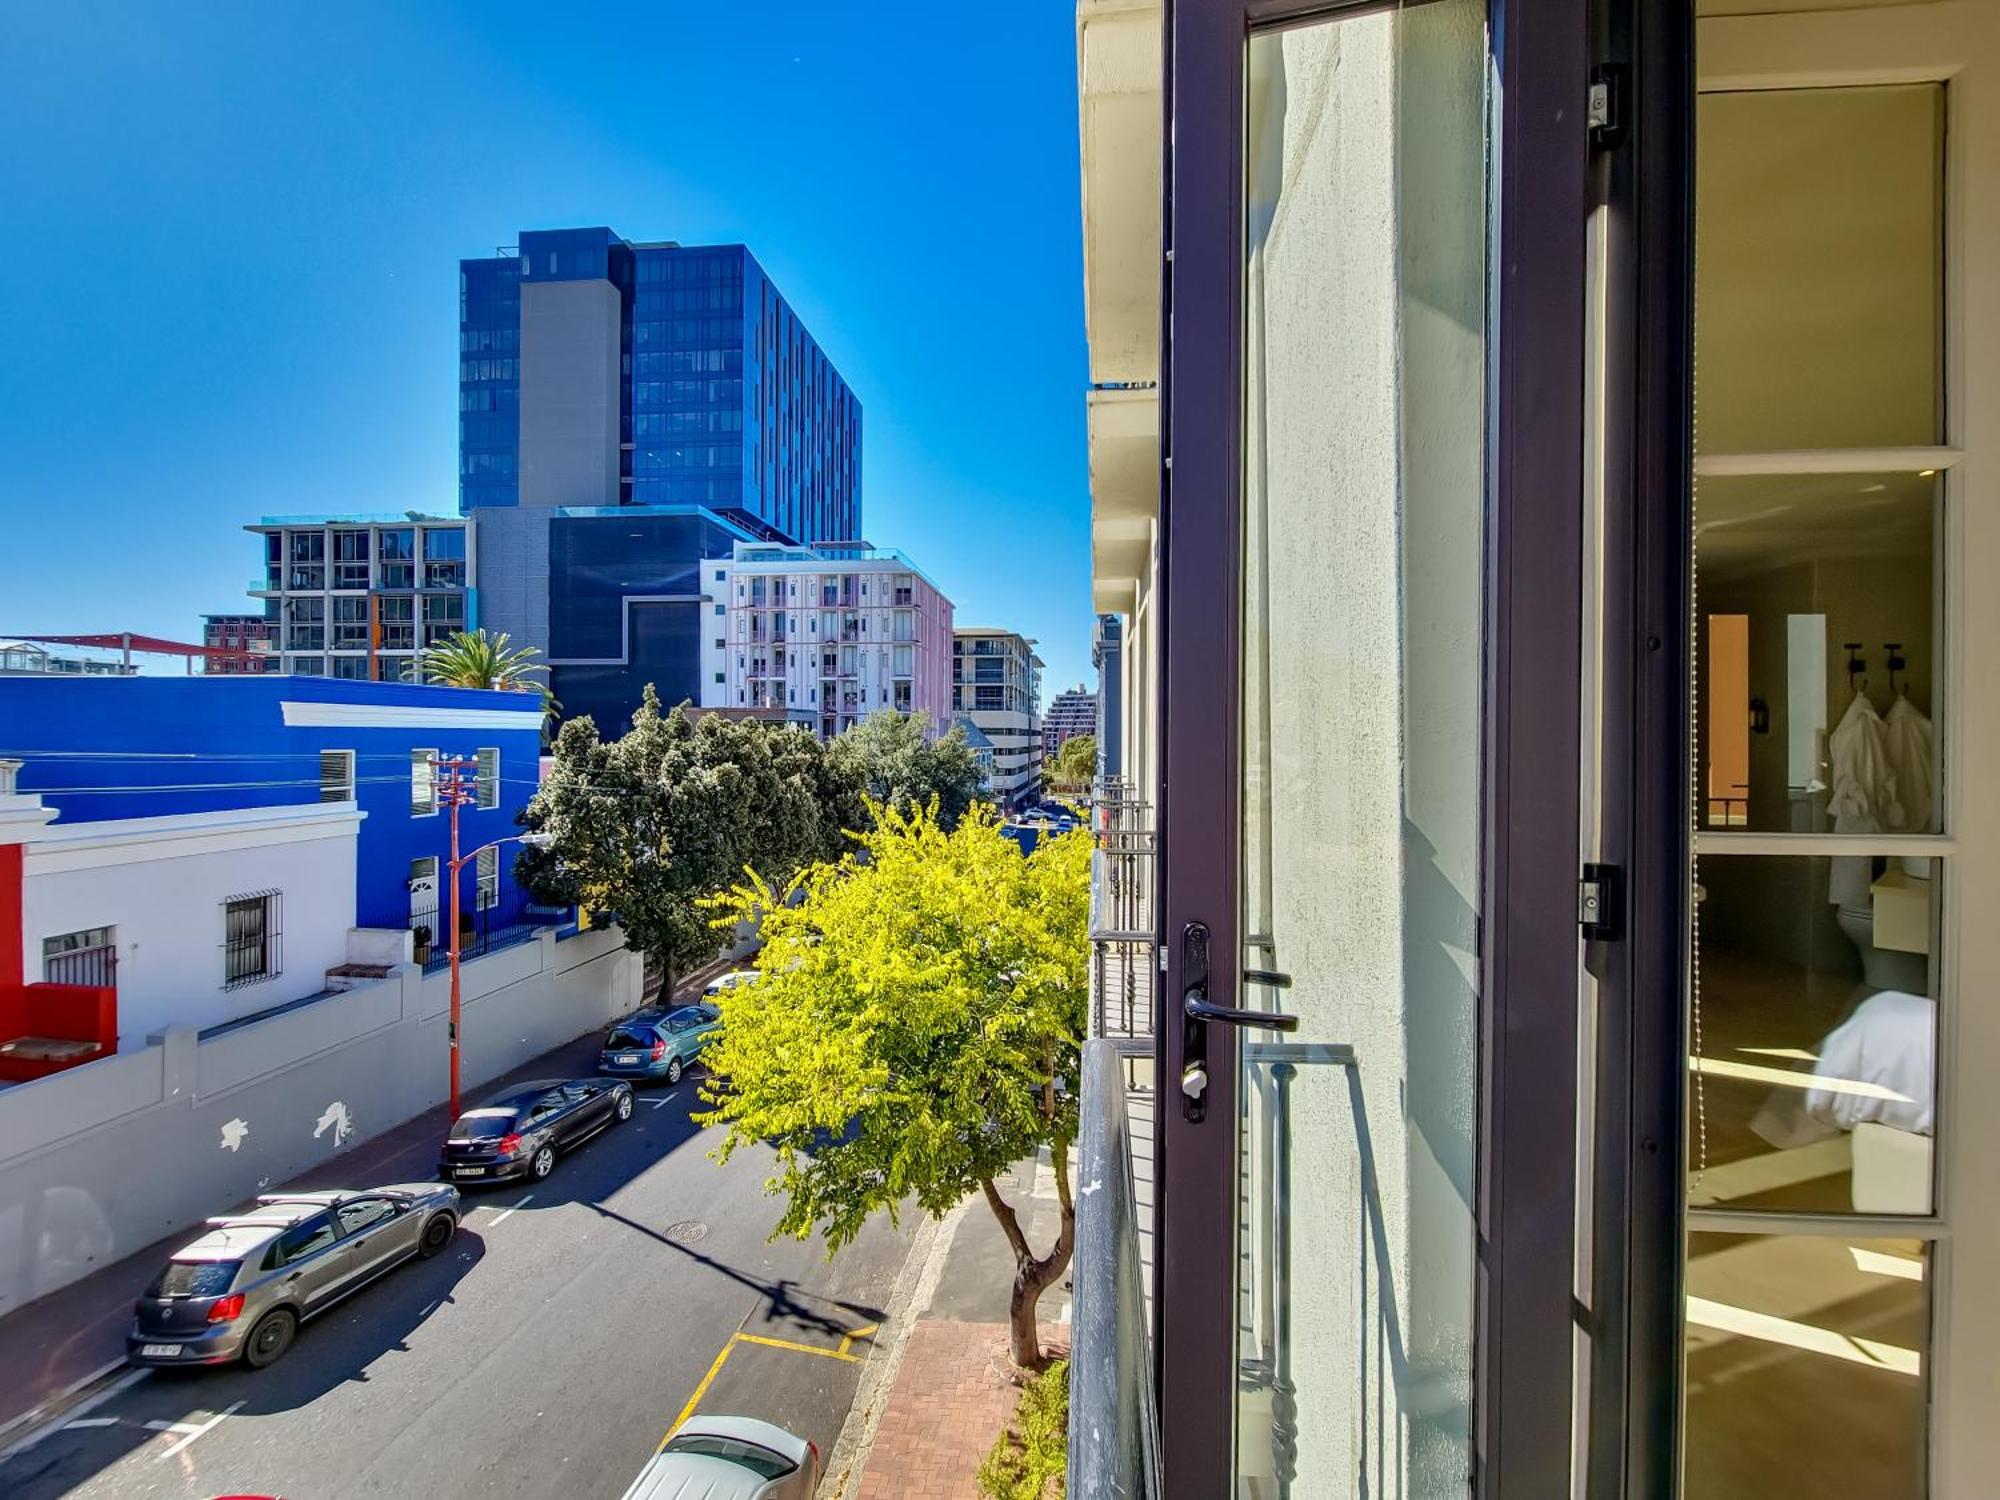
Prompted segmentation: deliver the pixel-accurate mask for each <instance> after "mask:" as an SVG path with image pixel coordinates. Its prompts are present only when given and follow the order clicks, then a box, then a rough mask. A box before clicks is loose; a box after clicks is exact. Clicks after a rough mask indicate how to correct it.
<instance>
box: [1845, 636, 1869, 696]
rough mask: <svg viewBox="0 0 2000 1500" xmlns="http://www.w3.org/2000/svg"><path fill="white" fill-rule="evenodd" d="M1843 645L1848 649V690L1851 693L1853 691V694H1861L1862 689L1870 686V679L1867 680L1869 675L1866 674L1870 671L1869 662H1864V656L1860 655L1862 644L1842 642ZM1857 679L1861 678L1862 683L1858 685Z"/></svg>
mask: <svg viewBox="0 0 2000 1500" xmlns="http://www.w3.org/2000/svg"><path fill="white" fill-rule="evenodd" d="M1841 644H1842V645H1843V646H1845V647H1846V648H1847V686H1848V689H1849V691H1851V692H1859V691H1861V689H1862V688H1865V687H1867V686H1868V678H1867V675H1866V674H1867V671H1868V663H1867V662H1866V661H1865V660H1863V658H1862V656H1861V654H1860V653H1861V642H1859V641H1842V642H1841ZM1857 677H1859V678H1860V679H1861V681H1860V682H1859V683H1858V684H1857V683H1856V682H1855V680H1854V679H1855V678H1857Z"/></svg>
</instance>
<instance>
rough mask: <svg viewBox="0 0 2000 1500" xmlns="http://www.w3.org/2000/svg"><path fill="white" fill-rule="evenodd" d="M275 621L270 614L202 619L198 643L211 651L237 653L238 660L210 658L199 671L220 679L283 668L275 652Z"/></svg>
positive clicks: (227, 657) (276, 621)
mask: <svg viewBox="0 0 2000 1500" xmlns="http://www.w3.org/2000/svg"><path fill="white" fill-rule="evenodd" d="M278 633H279V632H278V620H277V616H276V613H275V612H273V613H271V614H256V615H247V614H223V615H203V616H202V617H201V643H202V644H203V645H204V646H207V647H208V648H209V649H210V650H212V651H240V652H242V653H244V654H243V655H241V656H211V657H209V658H208V659H207V660H206V661H204V662H203V663H202V671H204V672H209V673H215V674H218V675H222V676H233V677H241V676H244V675H246V674H247V675H251V676H254V675H256V674H257V673H259V672H275V671H277V670H278V669H279V668H280V667H281V666H282V665H283V659H282V657H281V656H280V654H279V651H278Z"/></svg>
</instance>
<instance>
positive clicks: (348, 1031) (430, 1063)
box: [0, 929, 642, 1314]
mask: <svg viewBox="0 0 2000 1500" xmlns="http://www.w3.org/2000/svg"><path fill="white" fill-rule="evenodd" d="M623 942H624V939H623V936H622V935H621V934H620V933H618V932H617V931H616V930H615V929H611V930H605V931H593V932H587V933H582V934H579V935H577V936H575V937H572V938H569V939H567V940H562V941H558V940H557V938H556V937H555V935H554V934H553V933H548V934H546V935H544V936H543V937H541V938H540V939H539V940H538V941H536V942H533V943H523V944H521V945H519V946H518V947H515V948H509V949H506V950H503V951H502V952H499V953H495V954H492V955H489V956H488V957H485V958H480V959H474V960H471V961H469V962H468V963H466V965H465V966H464V976H463V982H464V991H465V997H466V999H465V1052H464V1069H465V1077H466V1079H467V1083H468V1092H469V1093H471V1094H472V1095H473V1097H477V1091H478V1088H479V1086H480V1085H481V1084H483V1083H485V1082H486V1081H488V1080H490V1079H493V1078H495V1077H497V1076H499V1075H500V1074H502V1073H505V1072H507V1071H508V1070H509V1069H512V1068H515V1067H518V1066H519V1065H520V1064H522V1063H524V1062H526V1061H528V1060H529V1059H530V1058H532V1057H535V1056H537V1055H539V1054H540V1053H542V1052H544V1051H546V1050H548V1049H549V1048H551V1047H554V1046H557V1045H559V1044H560V1043H562V1042H565V1041H567V1040H569V1039H570V1038H572V1037H575V1036H577V1035H580V1034H582V1033H584V1032H587V1031H591V1030H594V1029H596V1028H597V1027H599V1026H602V1025H605V1024H606V1023H608V1022H609V1021H610V1020H612V1019H613V1018H615V1017H617V1016H621V1015H624V1014H625V1013H627V1012H628V1011H631V1010H633V1009H635V1008H637V1006H638V1004H639V1002H640V999H641V979H642V976H641V970H640V959H639V956H638V955H637V954H635V953H629V952H627V951H626V950H625V949H624V947H623ZM449 993H450V980H449V977H448V976H447V975H445V974H443V973H439V974H436V975H433V976H431V977H430V978H428V979H426V978H423V977H422V976H421V975H420V974H419V973H418V972H417V971H416V970H415V969H413V968H408V967H405V968H402V969H399V970H398V971H397V972H396V974H395V975H393V976H392V977H391V978H389V979H388V980H385V981H383V982H382V983H380V984H375V985H368V986H365V987H363V988H361V989H356V990H351V991H349V992H347V993H346V994H342V995H336V996H332V997H330V998H328V999H326V1000H323V1001H320V1002H318V1003H317V1004H314V1005H309V1006H304V1007H302V1008H300V1009H298V1010H295V1011H290V1012H288V1013H286V1014H284V1015H281V1016H274V1017H272V1018H271V1019H269V1020H267V1021H260V1022H256V1023H254V1024H252V1025H248V1026H244V1027H241V1028H239V1029H237V1030H234V1031H229V1032H225V1033H222V1034H220V1035H217V1036H211V1037H209V1038H208V1039H206V1040H202V1039H200V1038H198V1036H197V1034H196V1032H195V1031H194V1030H193V1029H192V1028H188V1027H177V1028H175V1029H174V1030H172V1031H169V1032H167V1033H165V1034H163V1035H162V1036H161V1037H160V1038H159V1039H158V1040H157V1041H156V1042H155V1043H154V1044H153V1045H151V1046H148V1047H146V1048H145V1049H144V1050H143V1051H140V1052H134V1053H126V1054H122V1055H120V1056H118V1057H113V1058H108V1059H106V1060H105V1061H103V1062H97V1063H91V1064H89V1065H88V1066H86V1067H82V1068H75V1069H72V1070H71V1071H69V1072H67V1073H59V1074H56V1075H55V1076H54V1077H51V1078H46V1079H42V1080H40V1081H38V1082H35V1083H29V1084H22V1085H19V1086H18V1087H15V1088H11V1089H7V1090H5V1091H0V1314H3V1313H7V1312H10V1311H12V1310H13V1309H14V1308H16V1307H18V1306H20V1305H21V1304H22V1303H24V1302H27V1301H29V1300H31V1299H33V1298H35V1297H39V1296H45V1295H46V1294H48V1293H49V1292H52V1291H55V1290H56V1289H57V1288H59V1287H62V1286H65V1285H67V1284H68V1283H70V1282H72V1281H75V1280H76V1279H77V1278H78V1277H81V1276H85V1275H88V1274H89V1273H90V1272H91V1271H94V1270H96V1269H98V1268H99V1267H100V1266H103V1265H105V1264H107V1263H108V1262H111V1261H114V1260H117V1259H119V1258H120V1257H121V1256H125V1255H129V1254H131V1253H132V1252H133V1251H134V1250H137V1249H140V1248H141V1247H143V1246H145V1245H147V1244H150V1243H151V1242H152V1241H154V1240H157V1239H160V1238H161V1237H163V1236H166V1235H169V1234H173V1233H175V1232H176V1231H179V1230H184V1229H186V1228H188V1227H189V1226H191V1225H193V1224H197V1223H199V1222H200V1220H201V1219H203V1218H205V1217H206V1216H208V1215H210V1214H216V1213H221V1212H224V1211H225V1210H227V1209H228V1208H229V1207H231V1206H232V1205H233V1204H235V1203H237V1202H239V1201H241V1200H243V1199H246V1198H248V1197H250V1196H251V1195H253V1194H255V1193H257V1192H258V1191H260V1190H262V1189H264V1188H266V1187H268V1186H270V1185H272V1184H276V1183H282V1182H284V1181H285V1180H286V1179H287V1178H289V1177H292V1176H295V1175H297V1174H298V1173H300V1172H304V1171H307V1170H309V1169H310V1168H311V1167H312V1166H313V1165H314V1164H315V1163H316V1162H321V1161H324V1160H326V1159H327V1158H328V1157H330V1156H332V1155H334V1154H335V1153H336V1151H339V1150H342V1149H345V1148H346V1147H349V1146H353V1145H355V1144H357V1143H358V1142H359V1141H360V1140H361V1139H362V1138H364V1137H366V1136H369V1135H373V1134H375V1133H376V1132H378V1131H381V1130H386V1129H388V1128H389V1127H391V1126H393V1125H396V1124H399V1123H401V1122H402V1121H404V1120H407V1119H409V1118H410V1117H411V1116H412V1115H415V1114H418V1113H421V1112H422V1111H423V1110H426V1109H429V1108H431V1107H433V1106H435V1105H437V1104H438V1103H440V1102H442V1101H443V1099H444V1097H445V1087H446V1078H447V1068H446V1059H447V1052H446V1044H445V1014H446V1010H447V1008H448V1005H449ZM224 1126H231V1127H232V1128H231V1129H229V1130H228V1131H225V1130H224V1128H223V1127H224ZM237 1126H240V1127H241V1128H240V1129H238V1128H236V1127H237ZM231 1140H234V1141H235V1146H234V1148H233V1149H232V1148H231V1146H230V1145H229V1142H230V1141H231ZM425 1165H426V1164H423V1163H419V1164H418V1165H417V1166H416V1167H413V1168H412V1172H413V1174H414V1175H416V1176H418V1177H422V1176H424V1175H425V1171H424V1167H425ZM328 1185H329V1186H343V1185H345V1184H333V1183H329V1184H328ZM353 1185H354V1186H373V1185H374V1184H353ZM135 1290H136V1288H135Z"/></svg>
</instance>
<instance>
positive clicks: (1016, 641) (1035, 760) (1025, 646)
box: [951, 626, 1042, 808]
mask: <svg viewBox="0 0 2000 1500" xmlns="http://www.w3.org/2000/svg"><path fill="white" fill-rule="evenodd" d="M951 649H952V659H951V707H952V712H953V713H954V714H962V715H964V716H965V717H966V718H968V719H970V720H971V721H972V722H973V723H974V724H976V725H978V726H979V728H980V730H981V731H982V732H984V733H985V735H986V737H987V738H988V739H989V740H991V741H992V742H993V775H992V778H991V780H990V782H989V783H988V787H987V790H988V791H989V792H991V794H992V796H993V800H994V801H995V802H997V803H999V804H1000V806H1002V807H1006V808H1012V807H1018V806H1020V805H1021V804H1022V803H1024V802H1028V801H1031V800H1032V799H1034V798H1036V797H1039V796H1040V795H1041V791H1042V710H1041V702H1042V659H1041V658H1040V657H1039V656H1037V655H1035V643H1034V642H1033V641H1031V640H1029V639H1028V638H1027V637H1026V636H1024V635H1021V634H1019V633H1017V632H1015V631H1012V630H999V629H993V628H988V627H983V626H981V627H966V628H963V629H960V630H957V631H955V632H953V639H952V648H951Z"/></svg>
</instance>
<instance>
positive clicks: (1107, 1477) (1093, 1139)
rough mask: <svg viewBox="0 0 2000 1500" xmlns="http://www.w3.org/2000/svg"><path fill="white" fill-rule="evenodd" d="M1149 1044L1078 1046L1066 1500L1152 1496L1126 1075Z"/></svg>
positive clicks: (1156, 1448) (1155, 1460) (1146, 1499)
mask: <svg viewBox="0 0 2000 1500" xmlns="http://www.w3.org/2000/svg"><path fill="white" fill-rule="evenodd" d="M1150 1053H1151V1043H1150V1042H1142V1041H1139V1040H1137V1039H1131V1038H1098V1039H1096V1040H1093V1041H1089V1042H1086V1043H1084V1047H1083V1099H1082V1119H1081V1121H1080V1126H1081V1128H1080V1132H1079V1134H1078V1136H1077V1181H1078V1182H1081V1183H1085V1184H1088V1185H1089V1186H1088V1187H1087V1188H1086V1190H1085V1193H1084V1194H1083V1196H1081V1197H1080V1198H1079V1199H1078V1201H1077V1210H1076V1249H1075V1254H1074V1258H1073V1260H1072V1262H1071V1266H1072V1270H1071V1275H1072V1280H1073V1285H1074V1288H1075V1296H1074V1299H1073V1302H1072V1306H1071V1312H1070V1317H1071V1324H1070V1349H1071V1354H1070V1366H1069V1473H1068V1486H1067V1489H1066V1490H1065V1493H1066V1494H1068V1495H1070V1496H1072V1497H1075V1500H1084V1497H1089V1500H1100V1497H1101V1500H1152V1497H1154V1496H1157V1495H1158V1494H1159V1492H1160V1485H1159V1469H1160V1438H1159V1412H1158V1407H1157V1405H1156V1398H1155V1395H1154V1391H1153V1354H1152V1344H1151V1338H1150V1335H1149V1333H1148V1330H1147V1324H1146V1305H1145V1291H1144V1283H1143V1280H1142V1271H1141V1267H1140V1261H1139V1232H1140V1231H1139V1222H1138V1213H1137V1210H1136V1203H1135V1195H1134V1193H1133V1186H1132V1144H1131V1136H1130V1132H1129V1115H1128V1112H1127V1108H1126V1081H1125V1073H1126V1069H1127V1068H1128V1067H1130V1066H1131V1064H1132V1063H1133V1062H1134V1061H1135V1060H1136V1059H1137V1058H1138V1057H1140V1056H1142V1055H1146V1056H1149V1055H1150Z"/></svg>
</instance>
